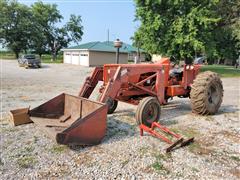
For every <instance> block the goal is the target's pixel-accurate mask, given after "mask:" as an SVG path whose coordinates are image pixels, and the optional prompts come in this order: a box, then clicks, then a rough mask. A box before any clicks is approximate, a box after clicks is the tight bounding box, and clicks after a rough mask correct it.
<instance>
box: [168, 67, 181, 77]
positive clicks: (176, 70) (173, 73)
mask: <svg viewBox="0 0 240 180" xmlns="http://www.w3.org/2000/svg"><path fill="white" fill-rule="evenodd" d="M169 76H170V77H182V76H183V68H174V69H171V70H170V71H169Z"/></svg>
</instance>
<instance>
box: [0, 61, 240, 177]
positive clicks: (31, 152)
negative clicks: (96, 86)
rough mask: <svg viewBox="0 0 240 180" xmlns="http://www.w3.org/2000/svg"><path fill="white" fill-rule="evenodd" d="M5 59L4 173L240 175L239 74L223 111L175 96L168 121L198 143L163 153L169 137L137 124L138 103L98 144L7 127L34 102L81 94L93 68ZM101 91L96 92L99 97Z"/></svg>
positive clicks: (111, 121) (121, 113)
mask: <svg viewBox="0 0 240 180" xmlns="http://www.w3.org/2000/svg"><path fill="white" fill-rule="evenodd" d="M0 64H1V80H2V84H1V89H2V91H1V92H2V99H1V103H2V108H1V114H2V115H1V117H2V119H1V127H0V129H1V135H0V139H1V159H0V174H1V175H0V176H1V179H30V178H31V179H32V178H33V179H46V178H56V179H57V178H60V179H133V180H134V179H160V178H161V179H173V178H174V179H198V178H200V179H239V178H240V123H239V108H240V98H239V92H240V91H239V90H240V87H239V85H240V78H224V79H222V81H223V86H224V100H223V104H222V106H221V108H220V111H219V113H218V114H216V115H214V116H204V117H203V116H198V115H194V114H192V113H191V108H190V104H189V100H188V99H179V98H174V99H173V101H171V102H170V103H169V104H168V105H166V106H164V107H163V108H162V118H161V122H162V124H164V125H166V126H168V127H170V128H171V129H172V130H175V131H176V132H178V133H180V134H182V135H184V136H186V137H191V136H194V137H195V138H196V142H195V143H193V144H192V145H190V146H188V147H185V148H181V149H177V150H176V151H174V152H172V153H171V154H165V151H164V149H165V148H166V147H167V146H168V145H167V144H166V143H164V142H162V141H160V140H158V139H155V138H153V137H151V136H148V135H145V136H143V137H140V135H139V129H138V127H137V126H136V124H135V120H134V112H135V109H136V107H135V106H132V105H127V106H126V104H124V103H119V106H118V108H117V110H116V112H115V113H114V114H112V115H108V129H107V134H106V137H105V138H104V140H103V142H102V143H101V144H100V145H97V146H91V147H82V146H74V147H71V148H69V147H67V146H62V145H57V144H56V143H55V142H54V141H53V140H51V139H49V138H48V137H47V136H46V135H45V133H44V132H42V131H41V129H39V128H38V127H36V126H35V124H27V125H22V126H17V127H12V126H11V125H9V123H8V120H9V117H8V115H7V112H8V111H9V110H10V109H15V108H20V107H28V106H29V105H31V107H35V106H37V105H39V104H41V103H43V102H45V101H46V100H49V99H50V98H52V97H54V96H56V95H58V94H60V93H61V92H66V93H70V94H73V95H77V93H78V91H79V88H80V86H81V85H82V84H83V82H84V79H85V77H86V76H87V74H89V73H90V72H91V71H92V68H84V67H80V66H74V65H66V64H44V65H43V68H41V69H24V68H20V67H18V65H17V62H16V61H13V60H9V61H7V60H0ZM95 96H96V93H95V94H94V95H93V97H91V98H92V99H94V98H95Z"/></svg>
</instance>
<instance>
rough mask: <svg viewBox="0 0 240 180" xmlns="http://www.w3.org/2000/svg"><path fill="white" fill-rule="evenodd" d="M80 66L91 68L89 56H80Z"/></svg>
mask: <svg viewBox="0 0 240 180" xmlns="http://www.w3.org/2000/svg"><path fill="white" fill-rule="evenodd" d="M80 65H82V66H89V59H88V54H80Z"/></svg>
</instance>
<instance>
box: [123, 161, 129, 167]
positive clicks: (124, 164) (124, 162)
mask: <svg viewBox="0 0 240 180" xmlns="http://www.w3.org/2000/svg"><path fill="white" fill-rule="evenodd" d="M128 163H129V159H127V160H125V161H123V162H122V163H121V164H122V167H124V166H126V165H127V164H128Z"/></svg>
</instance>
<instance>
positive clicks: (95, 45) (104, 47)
mask: <svg viewBox="0 0 240 180" xmlns="http://www.w3.org/2000/svg"><path fill="white" fill-rule="evenodd" d="M70 49H71V50H73V49H74V50H78V49H79V50H80V49H82V50H83V49H84V50H89V51H103V52H116V48H115V47H114V42H113V41H104V42H100V41H95V42H89V43H85V44H81V45H78V46H73V47H69V48H66V49H63V51H67V50H70ZM119 52H121V53H130V52H137V48H136V47H134V46H131V45H129V44H126V43H123V45H122V47H121V48H120V49H119ZM140 52H144V51H143V50H142V49H140Z"/></svg>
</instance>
